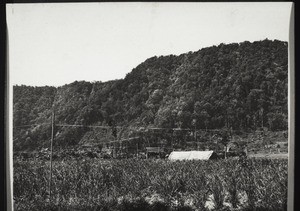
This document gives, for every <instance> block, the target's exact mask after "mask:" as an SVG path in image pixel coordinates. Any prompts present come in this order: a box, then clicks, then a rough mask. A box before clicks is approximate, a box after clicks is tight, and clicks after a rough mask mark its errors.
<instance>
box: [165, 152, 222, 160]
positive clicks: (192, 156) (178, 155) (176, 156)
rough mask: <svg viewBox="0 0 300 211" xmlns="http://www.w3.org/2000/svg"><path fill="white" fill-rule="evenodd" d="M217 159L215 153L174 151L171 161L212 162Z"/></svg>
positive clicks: (170, 157)
mask: <svg viewBox="0 0 300 211" xmlns="http://www.w3.org/2000/svg"><path fill="white" fill-rule="evenodd" d="M217 157H218V156H217V154H216V153H215V152H214V151H173V152H171V154H170V155H169V160H211V159H216V158H217Z"/></svg>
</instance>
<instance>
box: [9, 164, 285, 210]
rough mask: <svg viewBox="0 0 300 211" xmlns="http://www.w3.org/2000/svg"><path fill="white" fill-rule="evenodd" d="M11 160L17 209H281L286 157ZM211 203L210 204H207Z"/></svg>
mask: <svg viewBox="0 0 300 211" xmlns="http://www.w3.org/2000/svg"><path fill="white" fill-rule="evenodd" d="M49 173H50V172H49V163H47V162H43V161H15V163H14V200H15V209H16V210H42V209H46V210H51V209H52V210H59V209H61V210H74V209H77V210H180V209H183V210H205V209H213V208H214V209H215V210H226V209H237V210H256V209H257V210H286V203H287V161H286V160H274V159H273V160H267V159H239V160H234V159H228V160H219V161H181V162H169V161H165V160H134V159H128V160H112V161H109V162H103V161H102V160H95V159H91V160H83V161H67V162H66V161H56V162H54V164H53V178H52V200H51V202H52V203H51V204H50V203H49V190H48V184H49ZM209 202H211V206H209V205H208V204H209Z"/></svg>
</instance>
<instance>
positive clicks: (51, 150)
mask: <svg viewBox="0 0 300 211" xmlns="http://www.w3.org/2000/svg"><path fill="white" fill-rule="evenodd" d="M54 119H55V113H54V109H53V111H52V116H51V147H50V152H51V154H50V178H49V202H50V203H51V181H52V156H53V140H54Z"/></svg>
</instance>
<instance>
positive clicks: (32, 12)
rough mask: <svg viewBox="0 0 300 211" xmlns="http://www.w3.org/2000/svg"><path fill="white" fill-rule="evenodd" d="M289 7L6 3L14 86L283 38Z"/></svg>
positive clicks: (90, 77) (100, 74) (114, 72)
mask: <svg viewBox="0 0 300 211" xmlns="http://www.w3.org/2000/svg"><path fill="white" fill-rule="evenodd" d="M291 7H292V3H286V2H285V3H279V2H277V3H271V2H268V3H138V2H136V3H48V4H46V3H38V4H7V11H6V13H7V24H8V45H9V80H10V83H11V84H12V85H16V84H18V85H21V84H24V85H31V86H45V85H48V86H62V85H65V84H68V83H71V82H74V81H75V80H77V81H81V80H85V81H90V82H94V81H103V82H104V81H108V80H115V79H121V78H124V77H125V76H126V74H127V73H129V72H130V71H131V70H132V69H133V68H135V67H136V66H137V65H138V64H140V63H141V62H143V61H145V60H146V59H147V58H150V57H153V56H160V55H169V54H174V55H179V54H182V53H186V52H189V51H197V50H199V49H201V48H204V47H209V46H212V45H219V44H220V43H225V44H226V43H239V42H243V41H246V40H247V41H250V42H253V41H257V40H264V39H266V38H267V39H270V40H274V39H278V40H282V41H288V36H289V21H290V13H291Z"/></svg>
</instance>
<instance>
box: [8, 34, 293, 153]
mask: <svg viewBox="0 0 300 211" xmlns="http://www.w3.org/2000/svg"><path fill="white" fill-rule="evenodd" d="M83 71H84V70H83ZM13 91H14V97H13V101H14V102H13V106H14V107H13V109H14V110H13V115H14V116H13V124H14V144H15V149H16V150H19V149H25V148H28V147H32V146H42V145H43V143H45V142H47V141H48V140H49V139H50V133H49V129H50V127H51V125H49V123H50V122H51V113H52V108H54V109H55V113H56V118H55V119H56V124H74V125H103V126H110V127H112V128H115V127H117V126H119V127H129V126H131V127H133V126H134V127H151V126H153V127H154V126H155V127H167V128H168V127H178V128H197V129H217V128H232V129H235V130H255V129H257V128H261V127H264V128H268V129H269V130H285V129H286V128H287V125H288V124H287V119H288V107H287V96H288V53H287V43H286V42H281V41H278V40H275V41H270V40H263V41H257V42H253V43H250V42H242V43H234V44H228V45H225V44H220V45H219V46H212V47H208V48H203V49H201V50H199V51H197V52H189V53H186V54H181V55H179V56H175V55H169V56H160V57H156V56H155V57H152V58H149V59H147V60H146V61H145V62H143V63H141V64H140V65H138V66H137V67H136V68H134V69H133V70H132V71H131V72H130V73H128V74H127V75H126V77H125V78H124V79H121V80H114V81H108V82H93V83H91V82H85V81H75V82H73V83H71V84H67V85H64V86H61V87H58V88H55V87H47V86H46V87H30V86H24V85H22V86H14V90H13ZM32 124H33V126H30V127H25V126H24V125H32ZM20 126H22V127H20ZM112 130H114V129H112ZM101 133H103V134H105V133H104V132H103V131H100V130H98V131H91V129H88V128H84V127H80V128H77V127H61V128H59V129H57V130H56V133H55V136H56V140H57V142H56V144H58V145H61V146H63V145H74V144H75V145H76V144H78V143H81V142H84V141H87V140H89V139H97V140H98V139H114V137H117V134H116V133H117V132H116V131H114V132H113V133H112V136H109V137H107V136H104V135H103V134H102V135H101ZM124 134H126V133H124ZM127 135H128V134H127ZM91 137H92V138H91Z"/></svg>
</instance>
